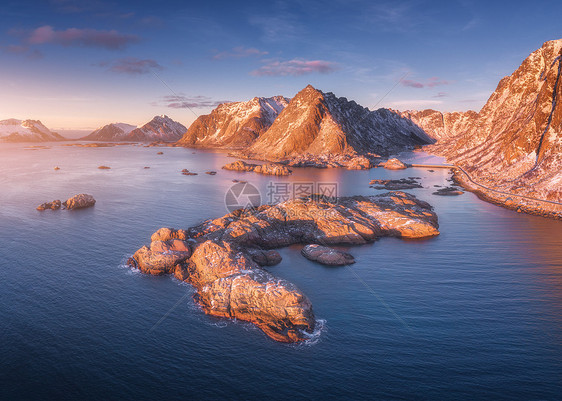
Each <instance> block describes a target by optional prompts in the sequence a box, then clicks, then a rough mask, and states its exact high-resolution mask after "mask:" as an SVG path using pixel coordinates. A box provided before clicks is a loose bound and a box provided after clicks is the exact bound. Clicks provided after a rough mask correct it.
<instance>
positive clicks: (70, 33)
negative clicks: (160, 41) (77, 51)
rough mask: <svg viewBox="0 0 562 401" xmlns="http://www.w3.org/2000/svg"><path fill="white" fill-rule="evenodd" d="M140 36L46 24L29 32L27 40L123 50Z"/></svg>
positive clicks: (39, 43) (40, 43) (29, 41)
mask: <svg viewBox="0 0 562 401" xmlns="http://www.w3.org/2000/svg"><path fill="white" fill-rule="evenodd" d="M139 40H140V39H139V37H138V36H135V35H128V34H124V33H119V32H117V31H115V30H111V31H101V30H96V29H78V28H68V29H65V30H60V31H57V30H55V29H54V28H53V27H51V26H49V25H44V26H41V27H39V28H36V29H34V30H32V31H30V32H28V33H27V35H26V39H25V42H26V43H27V44H30V45H42V44H47V43H54V44H59V45H62V46H83V47H101V48H105V49H109V50H121V49H124V48H126V47H127V46H129V45H131V44H133V43H137V42H139Z"/></svg>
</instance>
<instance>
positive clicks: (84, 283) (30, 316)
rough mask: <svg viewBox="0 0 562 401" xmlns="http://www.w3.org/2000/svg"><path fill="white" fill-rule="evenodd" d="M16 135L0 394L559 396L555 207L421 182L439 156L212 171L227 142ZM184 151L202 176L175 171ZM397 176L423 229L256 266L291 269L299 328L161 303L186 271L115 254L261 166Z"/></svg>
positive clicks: (323, 178) (299, 176)
mask: <svg viewBox="0 0 562 401" xmlns="http://www.w3.org/2000/svg"><path fill="white" fill-rule="evenodd" d="M24 148H25V145H5V144H4V145H1V146H0V398H1V399H138V400H145V399H146V400H153V399H235V398H242V399H264V398H265V397H267V398H269V399H288V398H291V399H340V398H345V399H361V398H367V399H373V398H377V399H388V398H396V399H412V398H416V399H467V400H468V399H475V398H488V399H527V400H532V399H536V400H539V399H555V398H559V397H560V394H562V384H561V381H562V222H560V221H552V220H547V219H543V218H540V217H534V216H527V215H522V214H517V213H514V212H512V211H508V210H505V209H501V208H498V207H495V206H493V205H490V204H487V203H484V202H482V201H480V200H478V199H477V198H476V197H475V196H474V195H473V194H470V193H467V194H465V195H462V196H459V197H438V196H434V195H431V192H433V185H443V184H446V183H447V182H446V179H447V178H448V172H447V171H446V170H441V171H439V170H436V171H435V172H429V171H427V170H424V169H418V170H413V169H409V170H405V171H387V170H383V169H374V170H370V171H343V170H316V169H296V171H295V173H294V174H293V176H291V177H289V178H287V177H281V178H271V177H266V176H258V175H255V174H252V173H237V172H227V171H223V170H220V166H222V165H223V164H224V163H225V162H227V161H231V159H229V158H227V157H226V156H225V155H224V154H221V153H213V152H202V151H197V152H196V153H193V151H192V150H189V149H181V148H163V149H162V148H144V147H141V146H125V147H112V148H98V149H96V148H77V147H64V146H59V145H52V147H51V148H49V149H38V150H25V149H24ZM158 151H163V152H164V154H163V155H157V154H156V153H157V152H158ZM402 157H403V158H404V159H409V160H414V159H415V160H418V161H425V160H430V161H433V159H434V158H432V157H430V156H426V155H424V154H423V153H414V154H405V155H402ZM102 164H104V165H108V166H111V170H98V169H97V166H99V165H102ZM54 166H60V168H61V170H60V171H54V170H53V167H54ZM144 166H149V167H150V169H143V167H144ZM183 168H187V169H189V170H192V171H196V172H199V173H203V172H204V171H206V170H211V169H213V170H217V171H218V174H217V175H216V176H209V175H206V174H200V175H197V176H183V175H181V174H180V170H181V169H183ZM407 176H419V177H422V181H423V185H424V186H425V187H426V188H423V189H414V190H411V192H412V193H414V194H415V195H417V196H418V197H420V198H421V199H424V200H427V201H429V202H430V203H431V204H432V205H434V207H435V209H436V212H437V213H438V215H439V223H440V230H441V235H440V236H439V237H437V238H434V239H430V240H423V241H404V240H399V239H389V238H387V239H381V240H379V241H377V242H376V243H374V244H371V245H365V246H359V247H352V248H346V249H348V250H349V251H350V252H351V253H352V254H353V255H355V257H356V259H357V263H356V264H355V265H353V266H352V267H351V268H346V267H343V268H327V267H323V266H321V265H317V264H314V263H312V262H309V261H307V260H306V259H304V258H303V257H301V256H300V248H299V247H298V246H294V247H289V248H286V249H283V250H281V254H282V256H283V262H282V263H281V264H280V265H278V266H275V267H271V268H269V270H270V271H271V272H272V273H274V274H275V275H278V276H279V277H283V278H286V279H287V280H289V281H291V282H294V283H296V284H297V285H298V286H299V287H300V288H301V289H302V290H303V291H304V292H305V293H306V294H307V295H308V296H309V298H310V299H311V301H312V303H313V305H314V310H315V313H316V315H317V317H318V318H319V319H321V320H322V321H324V327H323V329H322V332H321V334H320V336H319V337H318V338H317V340H316V341H314V342H312V343H311V344H301V345H284V344H280V343H276V342H274V341H272V340H270V339H269V338H267V337H266V336H265V335H264V334H263V333H262V332H261V331H259V330H257V329H255V328H254V327H253V326H251V325H249V324H246V323H236V322H230V321H226V320H222V319H216V318H212V317H209V316H207V315H205V314H203V312H202V311H200V310H199V309H198V308H197V307H196V306H195V305H194V304H193V302H192V300H191V299H190V297H187V298H186V299H184V300H183V301H181V302H180V303H179V305H178V306H177V307H176V308H175V309H173V307H174V305H175V304H177V303H178V301H179V300H181V298H182V297H183V296H184V295H185V294H192V293H193V290H192V289H191V288H190V287H189V286H188V285H185V284H181V283H179V282H178V281H175V280H173V279H172V278H170V277H150V276H145V275H142V274H139V273H138V272H135V271H132V270H130V269H129V268H127V267H125V266H124V265H123V262H124V261H125V260H126V259H127V257H128V256H129V255H130V254H131V253H133V252H134V251H135V250H136V249H138V248H139V247H140V246H141V245H143V244H145V243H146V242H147V241H148V239H149V236H150V235H151V234H152V232H154V231H155V230H156V229H158V228H159V227H162V226H173V227H188V226H191V225H194V224H196V223H199V222H200V221H202V220H204V219H206V218H210V217H218V216H221V215H223V214H224V213H225V212H226V210H225V206H224V195H225V192H226V191H227V189H228V188H229V187H230V186H231V185H232V180H233V179H243V180H248V181H249V182H251V183H253V184H255V185H256V186H257V187H259V188H260V190H261V191H262V193H263V194H264V196H266V192H267V186H268V183H269V182H271V181H272V180H273V181H275V182H290V181H313V182H335V183H338V184H339V188H338V189H339V194H340V195H355V194H373V193H377V192H383V191H375V190H373V189H370V188H369V186H368V183H369V181H370V179H373V178H401V177H407ZM81 192H85V193H90V194H93V195H94V196H95V198H96V199H97V204H96V206H95V207H94V208H91V209H86V210H78V211H63V210H60V211H45V212H42V213H41V212H38V211H36V210H35V207H36V206H37V205H38V204H40V203H42V202H45V201H50V200H53V199H62V200H64V199H66V198H67V197H69V196H72V195H74V194H76V193H81ZM357 276H359V277H360V279H359V278H358V277H357ZM364 283H365V284H366V285H367V286H368V287H369V288H367V286H365V285H364ZM371 290H372V291H371ZM171 309H172V311H171V312H170V313H169V315H168V317H167V318H166V319H165V320H164V321H163V322H162V323H161V324H160V325H159V326H157V327H155V328H154V329H153V330H152V331H150V330H151V328H152V327H153V326H154V325H155V323H156V322H158V321H159V320H160V319H161V318H162V317H163V316H164V315H165V314H166V313H167V312H168V311H170V310H171Z"/></svg>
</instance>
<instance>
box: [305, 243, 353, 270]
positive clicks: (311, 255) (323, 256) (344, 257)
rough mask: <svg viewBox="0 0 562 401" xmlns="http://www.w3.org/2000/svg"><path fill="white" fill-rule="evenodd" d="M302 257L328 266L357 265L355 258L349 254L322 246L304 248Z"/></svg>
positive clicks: (314, 245)
mask: <svg viewBox="0 0 562 401" xmlns="http://www.w3.org/2000/svg"><path fill="white" fill-rule="evenodd" d="M301 253H302V255H303V256H304V257H305V258H307V259H309V260H312V261H315V262H318V263H322V264H323V265H328V266H343V265H349V264H352V263H355V258H354V257H353V256H352V255H351V254H349V253H347V252H341V251H338V250H336V249H333V248H329V247H327V246H321V245H316V244H312V245H306V246H305V247H304V248H302V251H301Z"/></svg>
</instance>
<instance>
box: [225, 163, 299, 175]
mask: <svg viewBox="0 0 562 401" xmlns="http://www.w3.org/2000/svg"><path fill="white" fill-rule="evenodd" d="M222 168H223V169H225V170H234V171H253V172H255V173H258V174H265V175H277V176H280V175H290V174H291V173H292V171H291V170H289V169H288V168H287V167H285V166H283V165H280V164H272V163H270V164H251V163H246V162H244V161H242V160H237V161H235V162H232V163H229V164H226V165H224V166H223V167H222Z"/></svg>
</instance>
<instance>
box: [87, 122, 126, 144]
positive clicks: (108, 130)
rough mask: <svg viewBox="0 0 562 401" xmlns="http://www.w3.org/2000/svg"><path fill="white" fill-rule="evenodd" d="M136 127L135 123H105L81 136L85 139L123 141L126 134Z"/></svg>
mask: <svg viewBox="0 0 562 401" xmlns="http://www.w3.org/2000/svg"><path fill="white" fill-rule="evenodd" d="M135 128H137V127H136V126H135V125H130V124H125V123H112V124H107V125H104V126H103V127H101V128H98V129H97V130H95V131H94V132H92V133H91V134H89V135H87V136H85V137H84V138H80V139H81V140H84V141H106V142H111V141H122V140H124V139H125V138H126V136H127V135H128V134H129V133H130V132H131V131H132V130H134V129H135Z"/></svg>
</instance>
